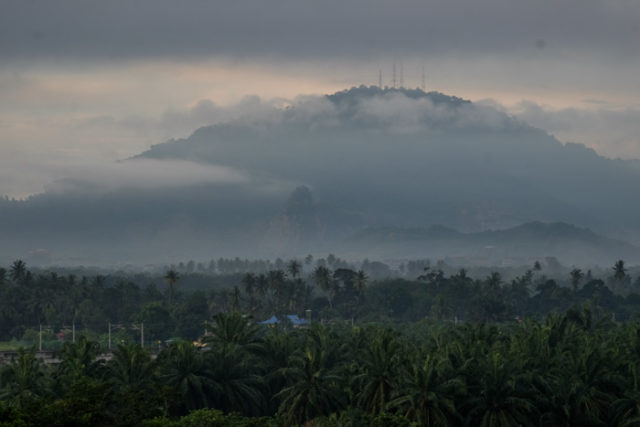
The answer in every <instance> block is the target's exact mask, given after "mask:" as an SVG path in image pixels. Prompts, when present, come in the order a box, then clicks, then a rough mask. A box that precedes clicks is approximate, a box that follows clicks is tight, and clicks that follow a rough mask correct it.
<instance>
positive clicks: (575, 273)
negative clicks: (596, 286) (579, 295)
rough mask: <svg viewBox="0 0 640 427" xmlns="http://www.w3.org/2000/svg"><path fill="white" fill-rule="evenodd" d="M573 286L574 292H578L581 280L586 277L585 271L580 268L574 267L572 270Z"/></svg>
mask: <svg viewBox="0 0 640 427" xmlns="http://www.w3.org/2000/svg"><path fill="white" fill-rule="evenodd" d="M570 275H571V287H572V288H573V293H574V294H575V293H576V292H578V286H580V281H581V280H582V278H583V277H584V273H583V272H582V270H580V269H579V268H574V269H573V270H571V273H570Z"/></svg>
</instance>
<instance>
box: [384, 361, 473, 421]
mask: <svg viewBox="0 0 640 427" xmlns="http://www.w3.org/2000/svg"><path fill="white" fill-rule="evenodd" d="M439 364H440V365H442V364H443V362H440V363H438V362H437V361H436V360H432V358H431V357H430V356H427V357H426V358H425V361H424V363H423V364H422V365H420V364H419V363H415V362H414V363H411V364H410V365H409V367H408V369H407V368H405V369H404V370H403V375H402V376H403V380H402V383H401V384H400V386H399V388H398V392H397V393H396V397H395V398H394V399H393V400H391V401H390V402H389V404H388V407H389V408H392V409H394V408H395V409H397V410H398V411H399V412H400V413H401V414H402V415H403V416H404V417H405V418H407V419H409V420H411V421H415V422H417V423H418V424H419V425H421V426H453V425H457V424H458V423H459V421H460V420H459V416H458V414H457V412H456V408H455V404H454V397H455V395H456V394H462V392H463V390H464V383H463V382H462V381H461V380H460V379H458V378H447V377H445V376H443V375H442V373H441V372H440V369H439V366H438V365H439Z"/></svg>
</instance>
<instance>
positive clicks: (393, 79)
mask: <svg viewBox="0 0 640 427" xmlns="http://www.w3.org/2000/svg"><path fill="white" fill-rule="evenodd" d="M391 85H392V86H393V88H394V89H395V88H396V61H393V78H392V79H391Z"/></svg>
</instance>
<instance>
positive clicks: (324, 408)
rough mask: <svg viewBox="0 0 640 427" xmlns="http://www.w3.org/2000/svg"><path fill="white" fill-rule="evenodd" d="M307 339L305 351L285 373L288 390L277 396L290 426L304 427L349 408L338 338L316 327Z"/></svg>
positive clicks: (290, 359)
mask: <svg viewBox="0 0 640 427" xmlns="http://www.w3.org/2000/svg"><path fill="white" fill-rule="evenodd" d="M306 338H307V339H306V344H305V347H304V349H300V350H298V351H296V352H295V353H294V354H293V355H291V357H290V358H289V361H288V364H287V367H286V368H284V369H283V370H282V373H283V375H284V377H285V378H286V380H287V386H286V387H285V388H283V389H282V390H281V391H280V392H278V393H277V394H276V396H275V397H276V398H278V399H280V402H281V403H280V406H279V409H278V413H279V414H280V415H281V416H283V417H284V419H285V422H286V424H287V425H300V424H303V423H304V422H305V421H308V420H311V419H313V418H316V417H319V416H322V415H327V414H330V413H332V412H335V411H336V410H338V409H340V408H342V407H343V406H344V404H345V401H344V397H343V394H344V392H343V390H344V389H343V386H342V384H343V380H344V376H343V375H341V369H342V367H341V364H340V362H341V358H342V355H341V353H340V349H339V348H338V347H337V346H335V342H334V340H335V337H330V336H329V334H328V333H327V332H326V330H323V329H319V328H317V327H315V328H312V329H310V330H308V331H307V332H306ZM332 338H333V339H332Z"/></svg>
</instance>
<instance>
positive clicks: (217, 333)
mask: <svg viewBox="0 0 640 427" xmlns="http://www.w3.org/2000/svg"><path fill="white" fill-rule="evenodd" d="M213 320H214V322H213V323H207V324H206V325H205V327H206V329H207V331H209V332H210V335H209V336H207V337H206V338H205V341H206V342H207V343H211V344H212V346H213V347H214V348H220V347H221V348H223V349H227V348H231V347H234V346H239V347H241V348H243V349H246V350H253V349H254V347H255V346H256V344H257V343H258V342H259V340H258V327H257V326H256V325H254V324H251V322H250V321H249V319H247V318H245V317H243V316H242V315H241V314H240V313H238V312H233V313H231V314H225V313H218V314H216V315H215V316H214V318H213Z"/></svg>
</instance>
